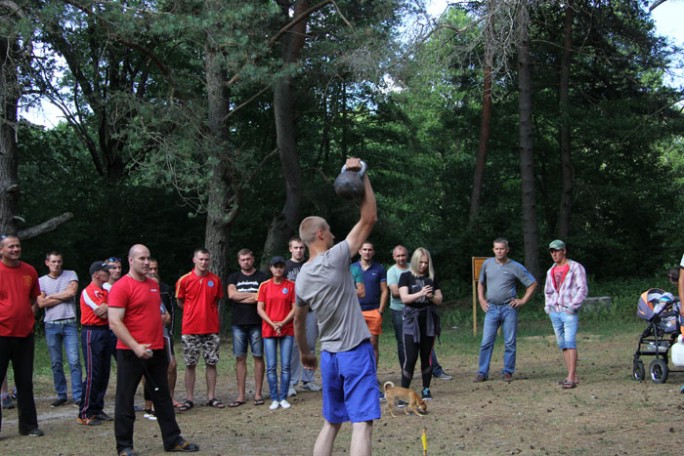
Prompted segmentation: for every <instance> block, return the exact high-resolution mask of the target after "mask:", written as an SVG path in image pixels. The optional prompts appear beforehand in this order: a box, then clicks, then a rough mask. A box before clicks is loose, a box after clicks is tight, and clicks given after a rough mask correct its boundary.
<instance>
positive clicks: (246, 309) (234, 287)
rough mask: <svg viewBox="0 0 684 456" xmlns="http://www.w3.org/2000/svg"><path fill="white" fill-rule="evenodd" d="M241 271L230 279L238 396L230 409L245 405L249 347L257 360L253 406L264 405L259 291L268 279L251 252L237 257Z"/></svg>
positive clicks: (240, 253)
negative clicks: (258, 307)
mask: <svg viewBox="0 0 684 456" xmlns="http://www.w3.org/2000/svg"><path fill="white" fill-rule="evenodd" d="M237 260H238V264H239V265H240V270H239V271H237V272H234V273H232V274H231V275H230V276H229V277H228V298H229V299H230V303H231V306H232V308H233V315H232V318H233V321H232V331H233V355H234V356H235V377H236V379H237V387H238V396H237V398H236V399H235V400H234V401H233V402H231V403H230V405H229V407H239V406H241V405H242V404H244V403H245V384H246V382H247V346H248V345H249V349H250V350H252V357H254V405H263V404H264V397H263V395H262V393H261V390H262V388H263V384H264V371H265V364H264V344H263V340H262V338H261V317H260V316H259V313H258V312H257V300H256V296H257V291H259V285H261V283H262V282H264V281H265V280H266V279H267V278H268V277H267V276H266V274H264V273H263V272H261V271H259V270H257V269H256V268H255V267H254V254H253V253H252V251H251V250H249V249H241V250H240V251H239V252H238V253H237Z"/></svg>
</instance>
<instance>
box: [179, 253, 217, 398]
mask: <svg viewBox="0 0 684 456" xmlns="http://www.w3.org/2000/svg"><path fill="white" fill-rule="evenodd" d="M192 263H193V264H194V265H195V266H194V267H193V269H192V271H190V272H189V273H187V274H185V275H184V276H183V277H181V278H180V279H178V282H177V283H176V300H177V302H178V307H180V308H181V309H183V324H182V327H181V334H182V336H181V340H182V342H183V361H185V366H186V369H185V394H186V399H185V402H183V404H182V405H181V406H180V407H178V410H179V411H181V412H184V411H186V410H190V409H191V408H192V407H193V406H194V405H195V404H194V400H195V378H196V370H197V363H198V362H199V357H200V354H202V356H203V357H204V363H205V365H206V368H205V369H206V374H205V375H206V380H207V405H208V406H211V407H216V408H223V407H224V405H223V402H221V401H220V400H218V399H217V398H216V364H217V363H218V361H219V346H220V342H221V341H220V338H219V312H218V304H219V300H220V299H221V298H223V286H222V285H221V279H219V277H218V276H217V275H216V274H214V273H212V272H211V271H209V265H210V264H211V255H210V254H209V251H208V250H207V249H197V250H195V252H194V254H193V256H192Z"/></svg>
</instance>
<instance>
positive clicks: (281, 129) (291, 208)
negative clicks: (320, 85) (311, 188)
mask: <svg viewBox="0 0 684 456" xmlns="http://www.w3.org/2000/svg"><path fill="white" fill-rule="evenodd" d="M278 3H280V4H281V6H282V10H283V15H284V17H285V18H286V20H291V19H293V18H298V17H299V16H300V15H301V14H302V13H303V12H304V11H306V10H307V9H308V7H309V2H308V1H306V0H297V1H296V2H295V7H294V14H293V17H292V18H291V17H290V15H289V8H288V6H289V1H283V0H280V1H279V2H278ZM306 24H307V20H306V19H303V20H300V21H298V22H297V23H296V24H295V25H294V26H293V27H291V28H290V29H288V31H287V33H285V34H284V35H283V38H282V56H283V66H285V67H288V66H291V65H294V64H296V63H297V62H298V61H299V56H300V53H301V50H302V48H303V47H304V42H305V37H306V35H305V34H306ZM292 82H293V78H292V76H290V75H287V76H284V77H283V78H281V79H280V80H278V81H276V83H275V88H274V92H273V112H274V116H275V124H276V141H277V144H278V153H279V154H280V166H281V169H282V173H283V178H284V180H285V205H284V206H283V209H282V210H281V211H280V212H279V213H278V214H277V215H276V216H275V217H273V220H272V221H271V224H270V226H269V229H268V233H267V236H266V242H265V243H264V255H263V257H262V260H261V264H262V266H263V265H265V264H266V263H267V262H268V259H269V258H270V257H271V256H272V255H274V254H275V253H278V252H281V251H283V250H284V249H285V246H286V245H287V241H288V239H289V238H290V236H292V235H293V234H294V233H295V232H296V229H297V225H298V223H299V219H300V217H301V198H302V191H301V168H300V164H299V152H298V151H297V137H296V136H297V135H296V134H297V129H296V128H297V127H296V124H295V119H296V110H295V95H294V93H293V92H294V88H293V84H292Z"/></svg>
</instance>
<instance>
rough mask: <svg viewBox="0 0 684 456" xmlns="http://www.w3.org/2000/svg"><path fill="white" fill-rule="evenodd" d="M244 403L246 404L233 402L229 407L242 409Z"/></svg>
mask: <svg viewBox="0 0 684 456" xmlns="http://www.w3.org/2000/svg"><path fill="white" fill-rule="evenodd" d="M244 403H245V401H233V402H231V403H230V404H228V407H230V408H235V407H240V406H241V405H243V404H244Z"/></svg>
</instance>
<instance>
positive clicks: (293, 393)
mask: <svg viewBox="0 0 684 456" xmlns="http://www.w3.org/2000/svg"><path fill="white" fill-rule="evenodd" d="M296 395H297V390H296V389H295V387H294V386H292V385H290V389H288V390H287V397H292V396H296Z"/></svg>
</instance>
